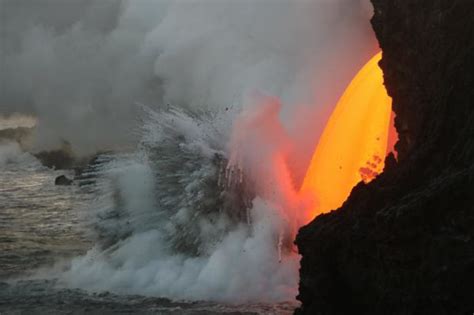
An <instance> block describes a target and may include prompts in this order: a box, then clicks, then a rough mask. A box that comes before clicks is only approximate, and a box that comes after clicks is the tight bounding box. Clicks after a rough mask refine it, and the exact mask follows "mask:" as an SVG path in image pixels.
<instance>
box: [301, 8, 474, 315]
mask: <svg viewBox="0 0 474 315" xmlns="http://www.w3.org/2000/svg"><path fill="white" fill-rule="evenodd" d="M372 3H373V5H374V16H373V18H372V25H373V28H374V30H375V33H376V36H377V38H378V40H379V43H380V47H381V48H382V50H383V58H382V60H381V62H380V66H381V68H382V70H383V71H384V79H385V85H386V87H387V90H388V92H389V94H390V96H392V98H393V110H394V112H395V113H396V121H395V126H396V129H397V131H398V133H399V138H400V140H399V142H398V143H397V145H396V149H397V152H398V161H395V159H394V157H393V156H389V157H388V158H387V160H386V168H385V171H384V173H382V174H381V175H380V176H379V177H378V178H376V179H375V180H374V181H372V182H371V183H370V184H367V185H365V184H363V183H360V184H359V185H357V186H356V187H355V188H354V189H353V191H352V193H351V196H350V197H349V199H348V200H347V201H346V202H345V203H344V205H343V206H342V207H341V208H339V209H337V210H335V211H332V212H330V213H328V214H324V215H320V216H318V217H317V218H316V219H315V220H313V221H312V222H311V223H310V224H308V225H307V226H305V227H303V228H301V230H300V231H299V233H298V236H297V239H296V244H297V246H298V248H299V251H300V253H301V255H302V260H301V269H300V287H299V295H298V299H299V300H300V301H301V302H302V306H301V307H300V308H299V309H298V310H297V311H296V313H297V314H349V313H351V314H466V313H468V314H472V312H474V104H473V94H474V93H473V92H474V89H473V72H474V67H473V61H474V34H473V31H474V1H470V0H450V1H443V0H441V1H435V0H418V1H407V0H372Z"/></svg>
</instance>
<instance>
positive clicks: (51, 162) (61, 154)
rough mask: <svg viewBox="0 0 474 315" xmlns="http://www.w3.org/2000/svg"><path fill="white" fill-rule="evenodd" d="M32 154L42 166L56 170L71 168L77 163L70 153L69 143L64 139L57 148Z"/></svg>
mask: <svg viewBox="0 0 474 315" xmlns="http://www.w3.org/2000/svg"><path fill="white" fill-rule="evenodd" d="M34 156H35V157H36V158H37V159H38V160H40V162H41V163H42V164H43V165H44V166H46V167H49V168H54V169H57V170H64V169H72V168H73V167H74V166H75V164H76V163H77V162H76V159H75V158H74V155H73V153H72V149H71V144H70V143H69V142H67V141H64V142H63V145H62V146H61V148H60V149H58V150H51V151H41V152H39V153H35V154H34Z"/></svg>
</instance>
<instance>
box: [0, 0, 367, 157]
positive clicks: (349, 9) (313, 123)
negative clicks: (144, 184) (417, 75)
mask: <svg viewBox="0 0 474 315" xmlns="http://www.w3.org/2000/svg"><path fill="white" fill-rule="evenodd" d="M370 10H371V8H370V5H369V4H368V1H367V0H364V1H352V0H314V1H270V0H257V1H250V0H241V1H212V0H203V1H170V0H139V1H127V0H122V1H120V0H110V1H94V0H69V1H61V0H38V1H30V0H1V2H0V14H1V21H2V23H1V26H0V27H1V34H2V44H1V45H0V54H1V56H0V68H1V71H0V83H1V84H0V115H2V116H9V115H12V114H20V115H27V116H34V117H36V119H37V127H36V131H35V141H34V145H33V148H32V150H36V151H38V150H46V149H52V148H55V147H58V146H59V145H60V144H61V142H62V141H63V140H66V141H69V142H70V143H71V144H72V147H73V150H74V151H75V152H76V153H77V154H79V155H84V154H91V153H93V152H96V151H97V150H104V149H118V150H120V149H123V148H129V147H133V146H134V145H135V144H136V142H137V139H138V138H139V136H138V134H137V129H138V125H139V124H140V114H141V112H140V106H138V104H145V105H147V106H149V107H155V108H158V107H164V106H168V105H169V104H171V105H173V106H181V107H186V108H199V109H206V110H213V111H214V110H223V109H225V108H230V107H232V108H239V109H240V108H248V107H252V106H258V105H257V104H255V103H254V102H252V95H253V94H254V93H255V92H258V93H263V94H266V95H269V96H273V97H278V98H280V99H281V101H282V104H283V107H282V113H281V118H282V120H283V123H284V124H285V125H286V126H287V127H288V129H289V130H290V133H291V134H292V135H293V137H294V138H296V140H295V142H296V144H297V145H299V146H300V147H301V148H306V147H308V143H310V144H311V143H314V142H315V141H316V139H317V137H318V135H319V132H320V130H321V128H322V122H321V121H324V119H319V120H316V119H314V120H308V119H304V121H305V122H304V123H303V121H302V120H301V117H308V115H313V116H314V117H315V118H316V117H323V116H324V115H327V112H328V109H327V108H328V107H330V106H333V104H334V103H335V101H336V100H337V97H338V95H339V94H340V92H341V91H342V90H343V88H344V86H345V85H346V84H347V82H348V81H349V80H350V77H351V76H352V75H353V73H354V71H355V69H357V68H358V67H359V66H360V65H362V64H363V63H364V62H365V61H366V60H367V58H368V56H370V54H371V53H373V52H374V51H375V50H376V44H375V40H374V38H373V34H372V31H371V29H370V25H369V21H368V20H369V16H370ZM295 122H298V123H295ZM299 134H307V135H308V136H305V137H300V136H296V135H299ZM309 147H311V145H310V146H309ZM301 150H302V153H301V156H302V157H301V159H303V160H304V159H307V158H308V156H309V154H310V152H303V151H304V150H303V149H301Z"/></svg>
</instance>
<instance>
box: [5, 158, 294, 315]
mask: <svg viewBox="0 0 474 315" xmlns="http://www.w3.org/2000/svg"><path fill="white" fill-rule="evenodd" d="M59 175H67V176H69V177H72V176H73V173H72V172H70V171H55V170H51V169H48V168H45V167H42V166H41V165H40V164H39V162H38V161H36V160H35V159H34V158H33V157H32V156H30V155H28V154H22V155H20V156H16V157H15V160H14V161H8V160H7V161H5V160H4V161H3V165H0V314H2V315H3V314H33V313H34V314H84V313H88V314H132V313H140V314H291V313H292V312H293V310H294V308H295V307H296V304H295V303H292V302H289V303H276V304H268V303H267V304H265V303H262V304H259V303H256V304H244V305H243V304H240V305H239V304H237V305H235V304H223V303H214V302H206V301H201V302H199V301H198V302H195V301H172V300H169V299H165V298H160V297H157V296H139V295H123V294H122V295H117V294H113V293H110V292H86V291H84V290H80V289H75V288H65V287H62V286H61V285H58V283H57V279H55V277H54V275H53V276H51V274H50V273H46V272H45V271H44V270H48V269H49V268H52V267H51V266H54V265H59V266H60V265H61V263H64V262H67V261H68V260H69V259H71V258H73V257H75V256H78V255H81V254H84V253H86V252H87V250H88V249H90V248H91V247H92V246H93V242H94V241H93V232H92V227H90V226H89V223H88V222H89V220H88V216H89V213H88V212H89V211H90V208H89V206H90V204H91V201H92V200H94V198H96V197H97V196H96V195H95V194H96V193H95V192H94V191H93V190H90V189H85V188H84V187H80V186H79V185H77V184H74V185H72V186H55V185H54V179H55V178H56V177H57V176H59ZM56 268H57V267H56ZM46 274H48V275H47V276H46Z"/></svg>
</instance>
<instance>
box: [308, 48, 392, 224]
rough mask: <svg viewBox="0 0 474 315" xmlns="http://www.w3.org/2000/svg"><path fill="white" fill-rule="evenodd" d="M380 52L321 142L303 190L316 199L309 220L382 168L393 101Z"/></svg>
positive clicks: (337, 204) (339, 202) (361, 74)
mask: <svg viewBox="0 0 474 315" xmlns="http://www.w3.org/2000/svg"><path fill="white" fill-rule="evenodd" d="M381 56H382V54H381V53H378V54H377V55H375V56H374V57H373V58H372V59H371V60H370V61H369V62H368V63H367V64H366V65H365V66H364V67H363V68H362V69H361V70H360V71H359V73H358V74H357V75H356V76H355V77H354V79H353V80H352V82H351V83H350V85H349V86H348V87H347V89H346V91H345V92H344V94H343V95H342V97H341V98H340V100H339V102H338V104H337V106H336V108H335V109H334V111H333V113H332V115H331V117H330V119H329V121H328V123H327V125H326V128H325V129H324V132H323V134H322V136H321V138H320V140H319V144H318V146H317V148H316V151H315V152H314V154H313V157H312V160H311V163H310V166H309V168H308V171H307V173H306V176H305V178H304V181H303V185H302V187H301V191H300V194H301V196H302V198H303V199H308V198H310V199H315V200H311V201H309V202H310V206H309V207H310V211H309V218H308V219H313V218H314V217H315V216H316V215H318V214H320V213H324V212H327V211H330V210H332V209H336V208H338V207H340V206H341V205H342V203H343V202H344V201H345V200H346V199H347V197H348V196H349V194H350V192H351V190H352V188H353V187H354V186H355V185H356V184H357V183H358V182H360V181H361V180H363V181H364V182H366V183H367V182H369V181H371V180H372V179H373V178H375V176H377V174H379V173H380V172H381V171H382V170H383V167H384V158H385V156H386V152H387V142H388V133H389V125H390V117H391V103H392V101H391V98H390V97H389V96H388V95H387V91H386V89H385V87H384V85H383V73H382V70H381V69H380V68H379V67H378V61H379V60H380V59H381ZM309 196H310V197H309Z"/></svg>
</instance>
